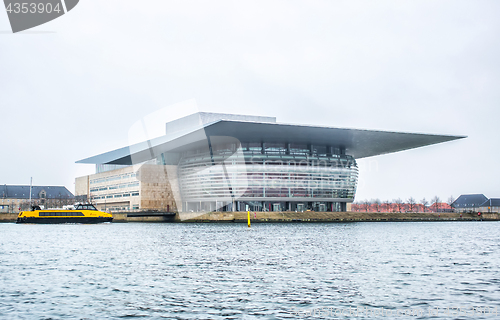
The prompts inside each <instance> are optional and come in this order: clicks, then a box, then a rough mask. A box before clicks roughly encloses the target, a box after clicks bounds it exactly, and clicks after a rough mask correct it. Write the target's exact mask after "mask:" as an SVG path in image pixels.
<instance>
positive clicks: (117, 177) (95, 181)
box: [90, 173, 136, 184]
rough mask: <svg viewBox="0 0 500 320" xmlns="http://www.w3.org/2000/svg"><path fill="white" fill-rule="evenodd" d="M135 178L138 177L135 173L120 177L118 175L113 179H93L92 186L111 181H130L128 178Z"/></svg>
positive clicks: (112, 177)
mask: <svg viewBox="0 0 500 320" xmlns="http://www.w3.org/2000/svg"><path fill="white" fill-rule="evenodd" d="M135 176H136V174H135V173H125V174H120V175H117V176H111V177H106V178H99V179H92V180H90V184H95V183H103V182H110V181H117V180H122V179H128V178H135Z"/></svg>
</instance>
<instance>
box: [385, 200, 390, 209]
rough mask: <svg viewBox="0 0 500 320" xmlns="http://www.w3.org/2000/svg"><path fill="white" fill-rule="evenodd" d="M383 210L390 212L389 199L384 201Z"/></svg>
mask: <svg viewBox="0 0 500 320" xmlns="http://www.w3.org/2000/svg"><path fill="white" fill-rule="evenodd" d="M384 206H385V211H387V212H390V209H391V202H390V201H389V200H385V201H384Z"/></svg>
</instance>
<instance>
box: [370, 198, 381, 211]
mask: <svg viewBox="0 0 500 320" xmlns="http://www.w3.org/2000/svg"><path fill="white" fill-rule="evenodd" d="M372 202H373V206H374V207H375V210H377V212H380V203H381V202H380V199H375V200H372Z"/></svg>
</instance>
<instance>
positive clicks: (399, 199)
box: [393, 198, 403, 212]
mask: <svg viewBox="0 0 500 320" xmlns="http://www.w3.org/2000/svg"><path fill="white" fill-rule="evenodd" d="M393 202H394V203H395V204H396V206H397V207H398V211H399V212H401V208H402V207H403V200H401V198H397V199H394V200H393Z"/></svg>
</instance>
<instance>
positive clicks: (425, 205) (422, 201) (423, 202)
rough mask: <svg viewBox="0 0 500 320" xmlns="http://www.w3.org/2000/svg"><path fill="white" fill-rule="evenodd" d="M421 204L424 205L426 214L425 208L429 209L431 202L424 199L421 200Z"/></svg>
mask: <svg viewBox="0 0 500 320" xmlns="http://www.w3.org/2000/svg"><path fill="white" fill-rule="evenodd" d="M420 204H422V206H423V207H424V212H425V208H427V205H428V204H429V201H427V200H425V198H423V199H422V200H420Z"/></svg>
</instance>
